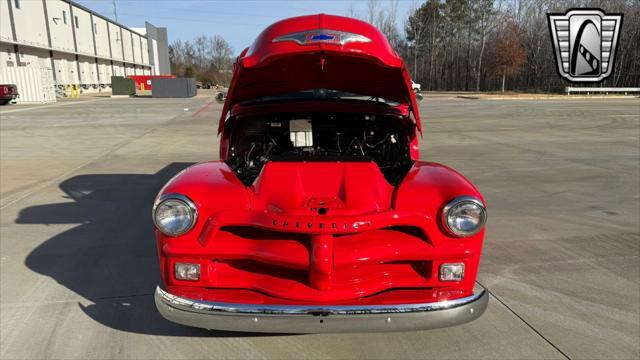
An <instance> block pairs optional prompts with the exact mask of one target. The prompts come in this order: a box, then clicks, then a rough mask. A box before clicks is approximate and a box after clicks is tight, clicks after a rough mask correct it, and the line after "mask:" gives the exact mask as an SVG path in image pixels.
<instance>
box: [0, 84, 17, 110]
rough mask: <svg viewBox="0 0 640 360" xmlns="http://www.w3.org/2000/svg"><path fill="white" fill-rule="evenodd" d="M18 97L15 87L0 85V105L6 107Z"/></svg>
mask: <svg viewBox="0 0 640 360" xmlns="http://www.w3.org/2000/svg"><path fill="white" fill-rule="evenodd" d="M18 96H19V95H18V87H17V86H15V85H2V84H0V105H7V104H8V103H10V102H11V100H14V99H16V98H17V97H18Z"/></svg>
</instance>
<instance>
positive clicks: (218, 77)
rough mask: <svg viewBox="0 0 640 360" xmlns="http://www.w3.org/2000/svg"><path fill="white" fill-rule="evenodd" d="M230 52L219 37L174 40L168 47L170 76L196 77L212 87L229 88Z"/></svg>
mask: <svg viewBox="0 0 640 360" xmlns="http://www.w3.org/2000/svg"><path fill="white" fill-rule="evenodd" d="M234 59H235V58H234V56H233V49H232V48H231V46H230V45H229V43H227V41H226V40H225V39H224V38H222V36H219V35H214V36H204V35H202V36H198V37H196V38H195V39H193V40H192V41H180V40H176V41H174V42H173V43H172V44H171V45H170V46H169V60H170V62H171V73H172V74H175V75H178V76H184V77H195V78H196V80H198V81H202V82H210V83H212V84H214V85H218V84H219V85H228V84H229V81H230V79H231V75H232V69H233V61H234Z"/></svg>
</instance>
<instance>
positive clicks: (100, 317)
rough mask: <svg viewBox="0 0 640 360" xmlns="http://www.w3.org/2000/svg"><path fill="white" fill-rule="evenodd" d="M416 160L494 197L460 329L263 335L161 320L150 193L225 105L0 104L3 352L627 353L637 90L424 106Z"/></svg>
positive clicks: (637, 290)
mask: <svg viewBox="0 0 640 360" xmlns="http://www.w3.org/2000/svg"><path fill="white" fill-rule="evenodd" d="M421 107H422V116H423V123H424V125H423V126H424V139H423V141H422V145H421V151H422V153H421V154H422V158H423V159H426V160H429V161H437V162H442V163H445V164H447V165H449V166H452V167H454V168H456V169H457V170H459V171H461V172H462V173H464V174H465V175H467V177H469V178H470V179H471V180H472V181H474V182H475V184H476V185H477V186H478V187H479V188H480V190H481V191H482V192H483V194H484V195H485V197H486V200H487V203H488V207H489V222H488V228H487V238H486V240H485V248H484V254H483V259H482V264H481V268H480V275H479V279H478V281H479V282H480V283H481V284H482V285H484V286H486V287H488V288H489V289H490V290H491V293H492V298H491V300H490V304H489V308H488V310H487V312H486V313H485V314H484V315H483V316H482V317H481V318H480V319H478V320H477V321H475V322H472V323H469V324H466V325H462V326H459V327H453V328H447V329H440V330H431V331H420V332H407V333H382V334H331V335H278V336H272V335H259V334H243V333H226V332H216V331H206V330H200V329H195V328H188V327H183V326H180V325H176V324H173V323H170V322H168V321H165V320H164V319H163V318H161V316H160V315H159V314H158V313H157V311H156V309H155V305H154V303H153V290H154V288H155V286H156V284H157V283H158V282H159V274H158V268H157V260H156V254H155V248H154V239H153V235H152V224H151V219H150V213H151V205H152V201H153V199H154V196H155V194H156V193H157V192H158V190H159V189H160V187H161V186H162V185H163V184H164V183H165V182H166V181H167V180H168V179H169V178H170V177H171V176H173V175H174V174H175V173H177V172H178V171H180V170H181V169H183V168H185V167H186V166H188V165H190V164H192V163H195V162H200V161H205V160H211V159H215V158H216V157H217V148H218V141H217V137H216V129H217V118H218V115H219V112H220V108H221V106H220V105H218V104H217V103H215V102H210V98H209V97H196V98H192V99H152V98H146V99H110V98H96V99H82V100H81V101H76V102H65V103H61V104H56V105H52V106H8V107H3V108H1V109H0V156H1V158H0V160H1V161H0V166H1V167H0V194H1V199H0V209H1V212H0V255H1V262H0V290H1V291H0V331H1V334H0V340H1V353H0V355H1V356H0V357H1V358H3V359H9V358H45V357H47V358H78V359H92V358H102V359H104V358H109V359H112V358H154V359H160V358H279V359H283V358H292V359H293V358H295V359H298V358H341V359H344V358H372V359H376V358H379V359H392V358H394V359H395V358H400V359H403V358H474V359H475V358H492V359H493V358H504V359H515V358H527V359H530V358H597V359H601V358H624V359H627V358H636V359H637V358H639V357H640V223H639V219H640V180H639V179H640V100H639V99H638V98H631V99H588V100H576V99H569V100H472V99H460V98H455V97H453V96H438V97H429V96H427V98H426V99H425V101H423V102H422V103H421Z"/></svg>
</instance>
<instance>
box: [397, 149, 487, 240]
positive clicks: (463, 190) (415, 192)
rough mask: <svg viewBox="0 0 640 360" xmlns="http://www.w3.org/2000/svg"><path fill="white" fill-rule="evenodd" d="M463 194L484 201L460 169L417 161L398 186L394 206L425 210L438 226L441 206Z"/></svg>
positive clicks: (404, 209)
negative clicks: (458, 170)
mask: <svg viewBox="0 0 640 360" xmlns="http://www.w3.org/2000/svg"><path fill="white" fill-rule="evenodd" d="M465 195H468V196H475V197H477V198H478V199H480V200H481V201H482V202H483V203H484V198H483V197H482V195H481V194H480V192H479V191H478V189H476V187H475V186H473V184H472V183H471V182H470V181H469V180H467V178H465V177H464V176H463V175H462V174H460V173H459V172H457V171H455V170H453V169H451V168H449V167H446V166H444V165H441V164H437V163H432V162H424V161H417V162H416V163H415V164H414V165H413V166H412V167H411V169H410V170H409V173H408V174H407V176H405V178H404V180H403V181H402V183H400V185H398V189H397V190H396V196H395V200H394V208H395V209H397V210H403V211H419V212H424V213H426V214H427V215H428V216H430V217H432V218H433V219H434V220H436V222H437V223H438V224H439V225H441V224H440V214H441V211H442V208H443V207H444V206H445V205H446V204H447V203H448V202H450V201H451V200H453V199H454V198H456V197H459V196H465ZM440 230H442V228H440ZM443 233H444V234H445V235H447V236H448V234H447V233H446V232H443ZM479 235H481V234H479Z"/></svg>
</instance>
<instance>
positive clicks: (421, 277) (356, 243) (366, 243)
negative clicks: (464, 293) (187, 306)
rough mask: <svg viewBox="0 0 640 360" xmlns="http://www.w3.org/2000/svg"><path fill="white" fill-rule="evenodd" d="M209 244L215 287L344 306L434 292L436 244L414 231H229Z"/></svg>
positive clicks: (225, 229)
mask: <svg viewBox="0 0 640 360" xmlns="http://www.w3.org/2000/svg"><path fill="white" fill-rule="evenodd" d="M206 243H207V245H206V246H207V248H208V251H207V254H208V256H209V260H210V261H211V266H210V272H209V273H210V276H209V277H210V279H209V281H210V285H211V287H213V288H230V289H231V288H232V289H251V290H253V291H257V292H260V293H264V294H267V295H269V296H273V297H277V298H283V299H291V300H300V301H341V300H348V299H358V298H363V297H366V296H371V295H373V294H377V293H381V292H384V291H388V290H390V289H425V288H429V287H432V286H434V277H433V276H432V275H433V273H434V272H433V266H432V261H431V260H430V257H429V254H430V253H431V252H432V250H433V246H432V245H431V244H430V242H429V241H428V238H427V237H426V236H425V235H424V233H423V232H422V230H421V229H419V228H414V227H410V226H394V227H388V228H381V229H374V230H367V231H362V232H357V233H351V234H339V235H338V234H300V233H292V232H281V231H273V230H267V229H263V228H259V227H252V226H223V227H221V228H220V229H218V231H216V232H215V234H214V235H213V238H212V239H209V240H208V241H207V242H206Z"/></svg>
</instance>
